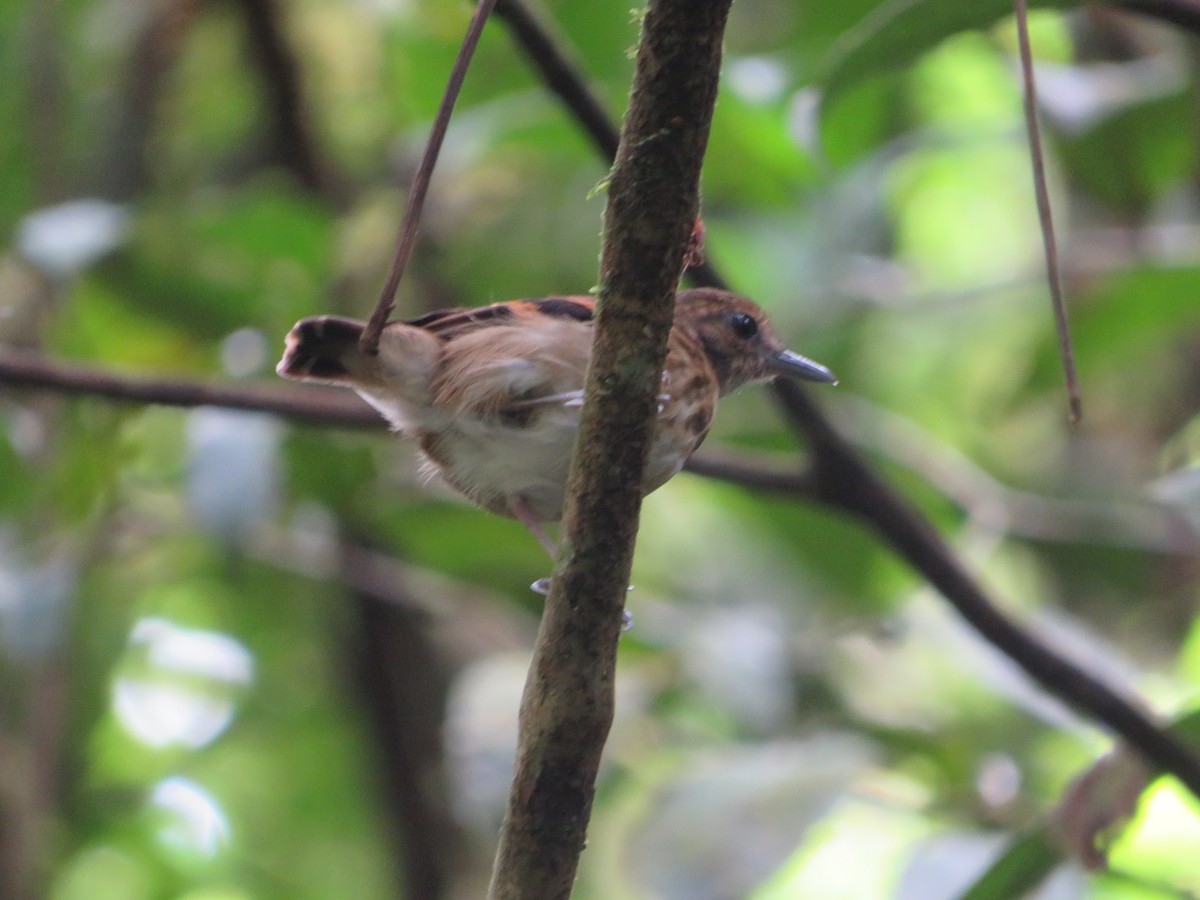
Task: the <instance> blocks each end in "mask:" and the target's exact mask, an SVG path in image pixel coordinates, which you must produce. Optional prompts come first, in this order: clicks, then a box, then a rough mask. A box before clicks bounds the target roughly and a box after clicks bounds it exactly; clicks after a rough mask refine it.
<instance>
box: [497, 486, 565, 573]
mask: <svg viewBox="0 0 1200 900" xmlns="http://www.w3.org/2000/svg"><path fill="white" fill-rule="evenodd" d="M508 509H509V512H511V513H512V514H513V518H514V519H516V520H517V521H518V522H520V523H521V524H522V525H524V526H525V527H526V528H527V529H529V533H530V534H532V535H533V536H534V537H535V538H537V541H538V543H539V544H541V545H542V546H543V547H544V548H545V550H546V552H547V553H549V554H550V558H551V559H554V554H556V553H557V552H558V548H557V547H555V546H554V541H552V540H550V535H548V534H546V529H544V528H543V527H542V523H541V521H540V520H538V519H537V518H535V517H534V515H533V511H532V510H531V509H530V508H529V503H528V502H527V501H526V500H525V498H524V497H514V498H513V499H512V500H509V501H508Z"/></svg>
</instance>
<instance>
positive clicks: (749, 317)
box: [675, 288, 837, 396]
mask: <svg viewBox="0 0 1200 900" xmlns="http://www.w3.org/2000/svg"><path fill="white" fill-rule="evenodd" d="M675 324H676V326H678V327H683V328H684V329H686V330H688V331H690V332H692V333H693V334H694V335H695V336H696V337H697V339H698V340H699V341H700V344H701V346H703V347H704V352H705V354H706V355H707V356H708V360H709V362H710V363H711V364H712V367H713V370H714V371H715V372H716V375H717V379H718V381H720V384H721V395H722V396H724V395H725V394H728V393H729V392H730V391H734V390H737V389H738V388H739V387H741V386H742V385H744V384H752V383H753V382H756V381H769V380H771V379H772V378H774V377H776V376H777V375H783V376H786V377H788V378H796V379H800V380H802V381H818V382H822V383H824V384H837V377H836V376H835V375H834V374H833V373H832V372H830V371H829V370H828V369H827V368H825V367H824V366H823V365H821V364H820V363H816V362H813V361H812V360H811V359H808V358H807V357H804V356H801V355H800V354H799V353H793V352H792V351H791V350H788V349H787V348H786V347H785V346H784V345H783V341H782V340H780V339H779V335H777V334H776V333H775V329H774V328H772V327H771V322H770V320H768V319H767V315H766V313H764V312H763V311H762V310H761V309H759V308H758V306H757V304H755V303H754V302H753V301H752V300H748V299H746V298H745V297H741V296H739V295H737V294H733V293H730V292H729V291H722V290H717V289H716V288H695V289H693V290H688V291H680V292H679V295H678V296H677V297H676V300H675Z"/></svg>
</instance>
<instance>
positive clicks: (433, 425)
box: [276, 288, 837, 556]
mask: <svg viewBox="0 0 1200 900" xmlns="http://www.w3.org/2000/svg"><path fill="white" fill-rule="evenodd" d="M595 312H596V303H595V300H594V299H593V298H591V297H587V296H556V297H546V298H542V299H537V300H509V301H506V302H502V303H493V304H491V305H488V306H480V307H460V308H454V309H443V310H437V311H435V312H430V313H427V314H426V315H423V316H420V317H419V318H414V319H409V320H406V321H392V322H389V323H388V324H387V325H386V326H384V329H383V332H382V334H381V335H380V342H379V350H378V353H377V354H374V355H368V354H366V353H364V352H363V351H362V349H361V348H360V346H359V345H360V339H361V337H362V333H363V329H364V328H365V327H366V326H365V323H363V322H360V321H357V320H354V319H348V318H343V317H340V316H332V315H326V316H315V317H311V318H306V319H301V320H300V321H299V322H297V323H296V325H295V326H294V327H293V328H292V329H291V331H290V332H289V333H288V335H287V337H286V339H285V351H284V354H283V358H282V359H281V360H280V362H279V364H278V366H277V367H276V372H277V373H278V374H279V375H281V376H283V377H284V378H289V379H294V380H298V381H307V382H318V383H324V384H331V385H339V386H344V387H349V388H352V389H353V390H354V391H356V392H357V393H358V394H359V395H360V396H361V397H362V398H363V399H364V400H366V401H367V403H369V404H370V405H371V406H373V407H374V408H375V409H376V410H377V411H378V412H379V413H380V414H381V415H382V416H383V417H384V418H385V419H386V420H387V421H388V422H389V423H390V424H391V426H392V427H393V429H394V430H396V431H398V432H400V433H401V434H402V435H407V436H410V437H412V438H415V440H416V442H417V444H418V446H419V448H420V451H421V454H422V456H423V457H424V460H425V468H426V470H427V472H428V473H430V474H431V475H435V476H439V477H440V478H441V479H442V480H443V481H444V482H445V483H446V484H448V485H449V486H450V487H451V488H453V489H454V490H456V491H457V492H458V493H460V494H462V495H463V496H464V497H465V498H466V499H467V500H469V501H470V502H472V503H474V504H476V505H477V506H480V507H482V508H484V509H486V510H489V511H491V512H493V513H497V514H499V515H502V516H508V517H510V518H514V519H517V520H518V521H520V522H521V523H522V524H523V525H525V527H526V528H528V529H529V531H530V532H531V533H532V534H533V535H534V537H535V538H537V540H538V541H539V542H540V543H541V544H542V546H544V547H545V548H546V550H547V552H549V553H550V555H551V556H553V555H554V552H555V547H554V542H553V541H552V540H551V539H550V538H549V537H548V536H547V534H546V531H545V529H544V527H543V526H544V525H545V524H546V523H552V522H557V521H558V520H559V519H561V517H562V512H563V503H564V500H565V495H566V484H567V475H568V469H569V466H570V458H571V452H572V449H573V447H574V441H575V433H576V431H577V429H578V426H579V416H580V409H581V407H582V406H583V389H584V380H585V376H586V371H587V365H588V360H589V358H590V355H591V346H592V326H593V321H594V318H595ZM776 376H786V377H791V378H796V379H800V380H805V381H813V382H822V383H827V384H836V383H837V379H836V378H835V377H834V375H833V373H832V372H831V371H830V370H829V369H827V368H826V367H825V366H823V365H821V364H820V363H817V362H814V361H813V360H811V359H808V358H807V357H804V356H801V355H800V354H798V353H793V352H792V351H790V350H788V349H786V348H785V347H784V344H783V342H782V340H780V338H779V336H778V335H777V334H776V332H775V330H774V328H773V327H772V325H771V323H770V321H769V320H768V319H767V316H766V314H765V313H764V312H763V311H762V310H761V309H760V308H759V307H758V305H757V304H755V303H754V302H753V301H752V300H750V299H748V298H746V297H743V296H741V295H739V294H735V293H732V292H730V291H725V290H719V289H716V288H694V289H691V290H684V291H680V292H679V293H678V295H677V296H676V302H675V312H674V319H673V322H672V326H671V331H670V335H669V338H668V343H667V356H666V361H665V363H664V367H663V373H662V385H661V392H660V393H659V395H658V397H657V416H656V419H655V423H654V426H653V432H652V438H651V445H650V450H649V454H648V461H647V464H646V469H645V472H644V474H643V476H642V491H643V494H648V493H650V492H651V491H653V490H655V489H657V488H659V487H661V486H662V485H663V484H664V483H666V482H667V481H668V480H669V479H670V478H671V477H672V476H673V475H675V474H676V473H677V472H678V471H679V470H680V469H681V468H683V465H684V463H685V462H686V461H687V460H688V458H689V457H690V456H691V455H692V454H693V453H694V452H695V451H696V449H697V448H698V447H699V446H700V444H701V443H702V442H703V441H704V438H705V437H706V436H707V434H708V432H709V428H710V427H711V425H712V421H713V415H714V413H715V411H716V406H717V402H718V400H720V399H721V398H722V397H725V396H726V395H727V394H729V393H731V392H732V391H735V390H737V389H738V388H740V387H742V386H743V385H747V384H753V383H757V382H765V381H770V380H772V379H773V378H775V377H776Z"/></svg>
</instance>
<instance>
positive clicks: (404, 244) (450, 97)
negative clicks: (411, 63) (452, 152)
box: [361, 0, 496, 355]
mask: <svg viewBox="0 0 1200 900" xmlns="http://www.w3.org/2000/svg"><path fill="white" fill-rule="evenodd" d="M495 5H496V0H479V4H478V5H477V6H476V7H475V14H474V15H473V16H472V17H471V23H470V25H468V26H467V33H466V35H465V36H464V37H463V42H462V46H461V47H459V48H458V56H457V57H456V58H455V60H454V68H453V69H451V71H450V80H449V82H447V84H446V92H445V93H444V94H443V95H442V102H441V105H440V106H438V111H437V116H436V117H435V118H434V120H433V127H432V128H431V129H430V131H429V141H428V143H426V145H425V154H424V155H423V156H422V157H421V165H420V166H419V167H418V168H417V174H416V175H415V176H414V177H413V183H412V187H410V188H409V192H408V203H407V204H406V205H405V207H404V217H403V219H402V220H401V222H400V236H399V239H398V240H397V241H396V255H395V257H394V258H393V259H392V270H391V272H389V273H388V279H387V283H386V284H385V285H384V286H383V293H381V294H380V295H379V303H378V304H377V305H376V307H375V312H373V313H372V314H371V319H370V321H369V322H367V327H366V328H364V329H363V335H362V343H361V346H362V350H363V352H364V353H369V354H371V355H374V354H376V353H378V352H379V335H380V332H382V331H383V326H384V325H386V324H387V320H388V316H389V315H391V312H392V310H393V309H395V308H396V288H398V287H399V286H400V279H401V278H403V277H404V268H405V266H407V265H408V258H409V256H410V255H412V248H413V244H414V243H415V242H416V238H417V226H418V224H419V223H420V221H421V209H422V208H423V207H424V206H425V195H426V194H428V193H429V180H430V178H432V177H433V169H434V166H436V165H437V159H438V153H439V152H440V151H441V149H442V141H443V140H444V139H445V137H446V129H447V128H449V127H450V116H451V114H452V113H453V112H454V102H455V101H456V100H457V99H458V92H459V90H460V89H461V88H462V83H463V79H465V78H466V77H467V68H468V67H469V66H470V65H471V57H472V56H474V55H475V48H476V47H477V46H478V45H479V37H480V35H481V34H483V26H484V25H485V24H486V23H487V20H488V16H489V15H491V12H492V7H493V6H495Z"/></svg>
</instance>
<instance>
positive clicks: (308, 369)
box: [275, 316, 368, 384]
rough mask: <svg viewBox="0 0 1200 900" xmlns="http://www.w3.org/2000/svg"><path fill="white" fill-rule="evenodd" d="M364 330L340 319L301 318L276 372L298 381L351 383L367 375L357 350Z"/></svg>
mask: <svg viewBox="0 0 1200 900" xmlns="http://www.w3.org/2000/svg"><path fill="white" fill-rule="evenodd" d="M364 327H365V326H364V325H363V323H362V322H358V321H356V320H354V319H344V318H342V317H340V316H314V317H313V318H311V319H301V320H300V321H299V322H297V323H296V325H295V327H293V328H292V330H291V331H289V332H288V336H287V338H286V339H285V346H286V349H285V350H284V353H283V359H281V360H280V361H279V365H277V366H276V367H275V371H276V372H278V373H279V374H280V375H282V376H283V377H284V378H294V379H296V380H297V381H325V382H330V383H333V384H338V383H347V382H349V383H354V382H356V381H358V380H359V379H360V378H361V377H362V376H363V375H365V374H366V373H365V369H366V368H367V363H368V361H367V359H366V358H365V357H364V356H363V354H362V351H360V350H359V349H358V342H359V339H360V338H361V337H362V333H363V328H364ZM356 362H357V364H356ZM356 376H357V377H356Z"/></svg>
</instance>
